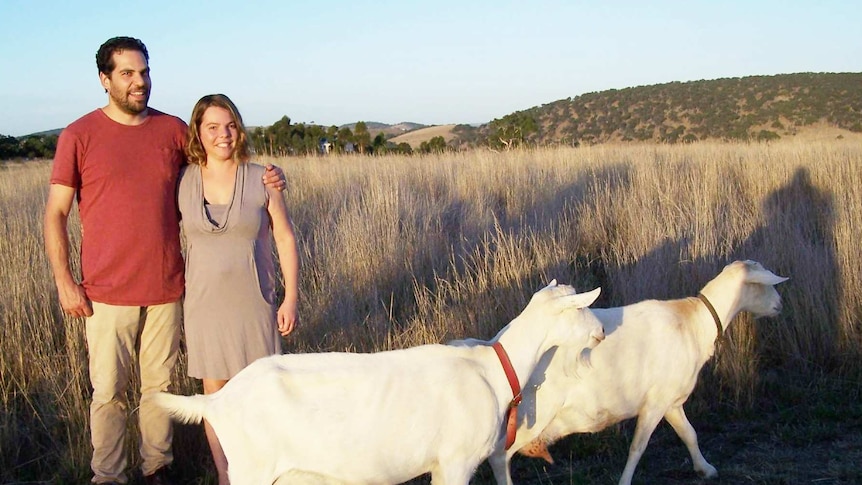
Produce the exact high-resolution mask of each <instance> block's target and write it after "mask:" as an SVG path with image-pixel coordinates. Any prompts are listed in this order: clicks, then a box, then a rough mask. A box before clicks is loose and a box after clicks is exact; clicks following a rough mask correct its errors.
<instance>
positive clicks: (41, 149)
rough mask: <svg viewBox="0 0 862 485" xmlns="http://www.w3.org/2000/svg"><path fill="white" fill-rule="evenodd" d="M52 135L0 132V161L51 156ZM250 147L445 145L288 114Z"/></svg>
mask: <svg viewBox="0 0 862 485" xmlns="http://www.w3.org/2000/svg"><path fill="white" fill-rule="evenodd" d="M57 137H58V135H56V134H50V135H48V134H41V135H29V136H26V137H20V138H16V137H14V136H8V135H0V160H14V159H45V158H49V159H50V158H54V152H55V150H56V148H57ZM248 138H249V143H250V145H251V147H252V150H253V151H254V152H255V153H256V154H258V155H262V156H263V155H268V156H271V157H285V156H294V155H301V156H308V155H315V156H316V155H328V154H342V153H347V154H357V155H386V154H406V155H411V154H414V153H440V152H443V151H445V150H447V149H449V147H448V146H447V145H446V141H445V139H444V138H443V137H442V136H438V137H434V138H432V139H430V140H428V141H423V142H422V143H421V144H420V146H419V147H417V149H416V150H414V149H413V147H411V146H410V144H409V143H405V142H401V143H397V144H396V143H393V142H391V141H389V140H388V139H387V137H386V135H385V134H384V133H383V132H379V133H377V134H376V135H375V136H373V137H372V135H371V133H370V131H369V130H368V125H367V123H365V122H363V121H360V122H358V123H356V125H355V126H354V129H353V130H351V129H350V128H349V127H348V126H342V127H338V126H330V127H324V126H320V125H314V124H305V123H297V124H293V123H291V120H290V118H289V117H288V116H284V117H282V118H281V119H280V120H278V121H276V122H275V123H273V124H272V125H270V126H266V127H260V126H259V127H255V128H252V129H250V130H249V132H248Z"/></svg>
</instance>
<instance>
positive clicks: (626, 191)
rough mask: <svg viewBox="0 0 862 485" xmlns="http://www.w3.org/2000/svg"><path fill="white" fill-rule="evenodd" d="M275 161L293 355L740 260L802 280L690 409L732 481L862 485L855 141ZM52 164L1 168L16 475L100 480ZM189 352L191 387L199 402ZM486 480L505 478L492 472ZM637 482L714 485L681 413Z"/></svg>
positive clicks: (860, 161)
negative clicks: (53, 224) (287, 240)
mask: <svg viewBox="0 0 862 485" xmlns="http://www.w3.org/2000/svg"><path fill="white" fill-rule="evenodd" d="M273 162H275V163H277V164H279V165H281V166H282V167H283V168H284V170H285V172H286V174H287V177H288V190H287V191H286V198H287V201H288V207H289V209H290V211H291V215H292V218H293V221H294V224H295V226H296V230H297V234H298V237H299V243H300V257H301V262H302V269H301V288H300V293H301V295H300V299H301V301H300V314H301V326H300V328H299V329H298V331H297V332H295V333H294V334H293V335H291V337H290V338H288V339H286V340H285V342H284V347H285V350H286V351H288V352H316V351H333V350H352V351H362V352H368V351H377V350H383V349H394V348H403V347H407V346H413V345H419V344H423V343H427V342H444V341H447V340H449V339H452V338H461V337H478V338H487V337H489V336H491V335H493V334H494V333H495V332H496V331H497V330H498V329H499V328H500V327H501V326H502V325H504V324H505V323H507V322H508V321H509V320H510V319H511V318H512V317H513V316H514V315H516V314H517V313H519V312H520V310H521V309H522V308H523V306H524V305H525V304H526V302H527V300H528V298H529V297H530V295H531V294H532V293H533V291H535V290H536V289H538V288H539V287H541V286H542V285H543V284H545V283H546V282H547V281H548V280H550V279H552V278H556V279H558V280H559V281H560V282H563V283H569V284H574V285H575V286H577V287H578V288H580V289H589V288H592V287H595V286H601V287H602V289H603V295H602V297H601V299H600V301H599V303H598V304H597V306H611V305H619V304H625V303H631V302H635V301H638V300H641V299H646V298H677V297H685V296H693V295H695V294H696V293H697V291H698V289H699V288H700V287H701V285H703V284H704V283H705V282H706V281H708V280H709V279H711V278H712V277H713V276H714V275H715V274H717V273H718V272H719V271H720V270H721V268H722V267H723V266H724V265H725V264H727V263H728V262H730V261H733V260H735V259H743V258H749V259H755V260H758V261H760V262H762V263H763V264H764V265H765V266H766V267H767V268H769V269H771V270H773V271H774V272H775V273H777V274H780V275H783V276H789V277H790V278H791V279H790V280H789V281H787V282H786V283H783V284H782V285H779V286H778V290H779V292H780V293H781V294H782V296H783V298H784V303H785V305H784V310H783V312H782V313H781V314H780V315H779V316H777V317H774V318H769V319H763V320H757V321H754V320H752V319H751V318H750V317H749V316H748V315H744V314H743V315H740V316H739V317H737V319H736V320H735V321H734V323H733V324H732V326H731V328H730V330H729V331H728V333H727V335H726V337H725V338H726V340H725V341H724V343H723V345H722V347H721V348H720V350H719V351H718V353H717V355H716V356H715V357H714V358H713V359H712V360H711V361H710V362H709V363H708V364H707V366H706V367H705V368H704V370H703V371H702V373H701V376H700V381H699V383H698V386H697V388H696V389H695V391H694V394H693V395H692V397H691V399H690V400H689V403H688V404H687V406H686V408H687V414H688V416H689V418H690V419H691V421H692V424H693V425H694V427H695V428H696V429H697V430H698V433H699V438H700V443H701V448H702V450H703V452H704V454H705V456H706V457H707V459H708V460H710V462H711V463H712V464H713V465H715V466H716V467H717V468H718V470H719V478H718V479H716V480H713V481H710V482H709V483H715V484H818V485H834V484H853V483H862V464H860V463H862V404H860V401H862V396H860V394H862V390H860V388H862V360H860V359H862V245H860V244H859V237H860V234H862V142H860V141H859V140H857V139H841V140H836V139H834V138H832V139H830V140H829V141H825V142H823V141H816V140H811V141H806V142H802V141H797V142H781V143H773V144H769V145H765V144H764V145H758V144H717V143H716V144H711V143H699V144H693V145H686V146H660V145H651V146H646V145H643V146H595V147H582V148H554V149H535V150H524V151H512V152H504V153H492V152H490V151H475V152H463V153H447V154H441V155H429V156H415V157H400V156H399V157H395V156H393V157H356V156H344V157H328V158H321V157H314V158H308V159H305V158H289V159H279V160H273ZM49 171H50V164H49V163H48V162H27V163H18V164H6V165H2V166H0V230H2V237H0V278H2V281H3V287H2V292H0V322H2V327H0V342H2V343H0V346H2V354H0V409H2V412H0V483H2V484H24V483H27V484H37V483H38V484H43V483H44V484H48V483H52V484H66V483H86V481H87V480H88V479H89V477H90V475H89V458H90V446H89V441H88V439H89V438H88V432H87V420H88V411H87V409H88V407H87V406H88V404H87V403H88V399H89V392H90V390H89V385H88V378H87V370H86V368H87V365H86V362H87V360H86V349H85V348H84V344H83V335H82V330H83V321H81V320H76V319H70V318H67V317H64V316H63V315H62V312H61V311H60V309H59V306H58V303H57V298H56V294H55V288H54V284H53V281H52V277H51V274H50V271H49V268H48V264H47V261H46V258H45V256H44V251H43V247H42V234H41V213H42V210H43V207H44V203H45V196H46V193H47V180H48V175H49ZM73 231H74V233H75V235H74V238H73V241H78V240H79V231H80V229H79V227H78V225H76V224H73ZM76 264H77V263H76ZM183 362H184V356H181V363H180V365H179V366H178V368H177V375H178V378H177V383H178V384H177V389H176V390H177V391H178V392H181V393H192V392H196V391H198V390H199V384H198V383H196V382H194V381H193V380H191V379H188V378H185V377H183V376H184V364H183ZM130 396H132V393H130ZM130 409H132V410H134V409H135V399H134V398H133V397H132V398H131V403H130ZM129 426H130V429H131V430H132V431H134V420H132V421H131V422H130V425H129ZM631 434H632V423H631V422H626V423H623V424H620V425H616V426H612V427H611V428H609V429H607V430H605V431H603V432H601V433H596V434H589V435H575V436H571V437H568V438H566V439H564V440H563V441H562V442H560V443H557V444H556V445H554V446H553V447H552V448H551V452H552V453H553V454H554V456H555V458H556V459H557V463H556V464H555V465H553V466H549V465H547V464H545V463H544V462H540V461H537V460H534V459H528V458H524V457H516V458H515V460H514V461H513V477H514V479H515V480H516V483H525V484H593V483H603V484H611V483H616V480H617V479H618V477H619V474H620V473H621V472H622V469H623V466H624V463H625V456H626V454H627V448H628V443H629V440H630V438H631ZM131 436H132V437H131V438H130V443H129V448H130V460H131V463H138V461H139V459H138V458H137V456H136V455H135V452H133V451H131V450H133V449H136V447H135V446H133V443H134V442H135V441H136V438H135V437H134V436H135V435H134V433H131ZM175 444H176V447H175V448H176V450H175V454H176V463H175V472H176V473H177V474H178V476H180V477H181V483H197V484H213V483H215V480H214V474H213V473H212V472H211V465H210V462H209V457H208V451H207V448H206V443H205V440H204V438H203V433H202V431H201V429H200V428H198V427H193V426H178V427H177V433H176V439H175ZM395 452H397V450H396V451H395ZM414 482H415V483H427V478H425V477H421V478H418V479H416V480H414ZM133 483H140V478H139V477H137V476H135V478H134V480H133ZM473 483H477V484H490V483H492V479H491V474H490V471H489V469H488V467H487V466H485V465H483V466H482V467H480V469H479V470H478V471H477V474H476V477H475V478H474V480H473ZM634 483H637V484H654V483H659V484H700V483H707V482H705V481H702V480H700V479H699V478H698V477H696V476H695V474H694V472H693V471H692V470H691V463H690V460H689V459H688V453H687V452H686V450H685V448H684V447H683V445H682V444H681V442H680V441H679V440H678V439H677V438H676V436H675V435H674V434H673V432H672V431H671V430H670V427H669V426H667V425H666V424H662V425H660V426H659V429H658V430H657V432H656V434H655V435H654V436H653V438H652V440H651V443H650V446H649V447H648V448H647V451H646V454H645V455H644V457H643V459H642V460H641V463H640V465H639V467H638V470H637V472H636V473H635V482H634Z"/></svg>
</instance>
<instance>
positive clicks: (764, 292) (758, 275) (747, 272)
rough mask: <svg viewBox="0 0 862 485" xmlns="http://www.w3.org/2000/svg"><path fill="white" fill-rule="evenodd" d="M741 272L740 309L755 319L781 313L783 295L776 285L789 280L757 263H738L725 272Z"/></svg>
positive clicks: (747, 261) (734, 263)
mask: <svg viewBox="0 0 862 485" xmlns="http://www.w3.org/2000/svg"><path fill="white" fill-rule="evenodd" d="M728 269H730V270H731V271H739V274H740V278H741V280H742V281H741V284H742V291H741V293H740V301H739V304H740V309H741V310H743V311H747V312H750V313H751V314H752V315H753V316H754V317H755V318H759V317H771V316H774V315H777V314H778V313H779V312H781V295H779V294H778V291H776V290H775V285H777V284H778V283H782V282H784V281H787V280H788V279H789V278H785V277H783V276H778V275H776V274H774V273H773V272H772V271H769V270H768V269H766V268H764V267H763V265H761V264H760V263H758V262H757V261H751V260H746V261H736V262H733V263H731V264H729V265H727V267H725V270H728Z"/></svg>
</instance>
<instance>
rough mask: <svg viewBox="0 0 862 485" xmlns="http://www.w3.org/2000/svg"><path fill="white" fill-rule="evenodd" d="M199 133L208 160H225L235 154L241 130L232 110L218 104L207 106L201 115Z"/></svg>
mask: <svg viewBox="0 0 862 485" xmlns="http://www.w3.org/2000/svg"><path fill="white" fill-rule="evenodd" d="M199 133H200V137H201V145H202V146H203V148H204V152H206V154H207V162H211V161H225V160H229V159H230V158H231V157H232V156H233V151H234V149H235V148H236V143H237V139H238V138H239V131H238V129H237V126H236V122H235V121H234V120H233V117H232V116H231V115H230V111H228V110H226V109H224V108H220V107H218V106H210V107H209V108H207V109H206V111H204V115H203V116H202V117H201V125H200V128H199Z"/></svg>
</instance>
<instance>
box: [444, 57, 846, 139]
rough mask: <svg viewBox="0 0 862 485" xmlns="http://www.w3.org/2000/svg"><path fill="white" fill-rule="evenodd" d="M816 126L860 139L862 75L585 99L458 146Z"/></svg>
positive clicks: (472, 131) (762, 132) (533, 112)
mask: <svg viewBox="0 0 862 485" xmlns="http://www.w3.org/2000/svg"><path fill="white" fill-rule="evenodd" d="M817 125H821V126H826V127H832V128H837V129H840V130H842V131H844V132H848V133H862V73H799V74H781V75H775V76H750V77H742V78H727V79H716V80H710V81H692V82H685V83H682V82H672V83H667V84H657V85H652V86H639V87H632V88H626V89H611V90H608V91H601V92H595V93H587V94H583V95H581V96H577V97H574V98H568V99H561V100H558V101H554V102H552V103H548V104H544V105H541V106H536V107H533V108H530V109H527V110H523V111H518V112H515V113H512V114H509V115H506V116H504V117H503V118H501V119H495V120H493V121H491V122H490V123H488V124H485V125H482V126H480V127H478V128H472V127H469V126H460V125H459V129H460V131H461V132H460V134H459V136H458V138H457V140H456V142H455V143H457V144H460V145H469V146H477V145H478V146H481V145H490V146H492V147H498V148H500V147H506V146H512V145H518V144H524V143H526V144H535V145H551V144H564V145H579V144H582V143H587V144H596V143H607V142H632V141H643V142H665V143H676V142H694V141H699V140H707V139H711V140H752V139H753V140H766V141H768V140H774V139H780V138H784V137H789V136H794V135H796V134H797V133H799V132H800V131H801V130H804V129H806V128H810V127H814V126H817Z"/></svg>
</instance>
